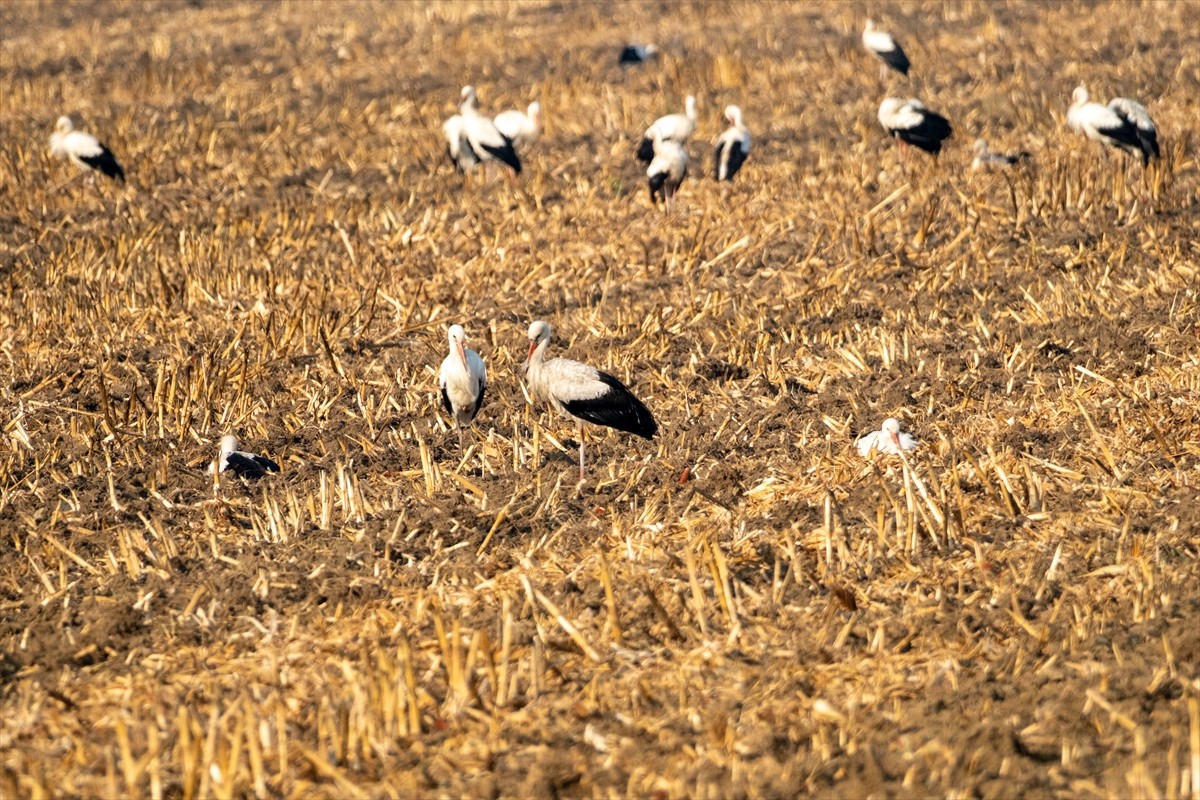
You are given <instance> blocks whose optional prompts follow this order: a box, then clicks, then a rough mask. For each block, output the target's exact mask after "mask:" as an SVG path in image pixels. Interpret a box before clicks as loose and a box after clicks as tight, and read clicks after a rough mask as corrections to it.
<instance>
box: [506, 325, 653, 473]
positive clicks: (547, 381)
mask: <svg viewBox="0 0 1200 800" xmlns="http://www.w3.org/2000/svg"><path fill="white" fill-rule="evenodd" d="M550 336H551V331H550V326H549V325H548V324H547V323H545V322H542V321H540V320H539V321H537V322H534V323H533V324H532V325H530V326H529V356H528V357H527V358H526V360H525V381H526V383H527V384H528V386H529V390H530V392H531V393H532V394H533V396H534V397H536V398H538V399H540V400H543V401H545V402H547V403H549V404H550V405H551V406H552V407H553V408H554V410H555V411H557V412H558V413H559V414H561V415H563V416H564V417H568V418H570V419H573V420H575V422H576V423H577V424H578V426H579V480H580V481H582V480H583V478H584V443H583V424H584V423H585V422H590V423H592V424H593V425H603V426H606V427H609V428H615V429H617V430H619V431H625V432H626V433H632V434H635V435H637V436H641V437H644V438H646V439H653V438H654V435H655V434H656V433H658V423H656V422H655V421H654V416H653V415H652V414H651V413H650V409H648V408H646V406H645V404H643V403H642V401H641V400H638V399H637V398H636V397H634V395H633V393H632V392H630V391H629V389H628V388H626V387H625V384H623V383H621V381H619V380H618V379H617V378H615V377H613V376H612V375H609V374H608V373H606V372H601V371H600V370H598V369H596V368H595V367H589V366H588V365H587V364H581V363H579V362H578V361H572V360H571V359H568V358H552V359H549V360H547V359H546V348H547V347H548V346H549V344H550Z"/></svg>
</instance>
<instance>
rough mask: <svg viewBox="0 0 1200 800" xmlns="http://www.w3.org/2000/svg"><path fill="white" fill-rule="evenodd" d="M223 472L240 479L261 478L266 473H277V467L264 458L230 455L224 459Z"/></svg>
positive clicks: (237, 454) (247, 454) (243, 454)
mask: <svg viewBox="0 0 1200 800" xmlns="http://www.w3.org/2000/svg"><path fill="white" fill-rule="evenodd" d="M225 471H226V472H233V473H234V474H235V475H237V476H238V477H240V478H261V477H262V476H264V475H266V474H267V473H268V472H279V465H278V464H276V463H275V462H274V461H272V460H271V459H269V458H267V457H266V456H259V455H250V454H249V453H230V454H229V455H228V456H226V457H225Z"/></svg>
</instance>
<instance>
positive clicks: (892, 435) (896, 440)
mask: <svg viewBox="0 0 1200 800" xmlns="http://www.w3.org/2000/svg"><path fill="white" fill-rule="evenodd" d="M882 430H883V433H884V434H885V435H886V436H887V438H888V439H890V440H891V441H892V444H894V445H896V449H900V420H898V419H896V418H895V417H888V418H887V419H885V420H884V421H883V428H882Z"/></svg>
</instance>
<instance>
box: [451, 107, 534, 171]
mask: <svg viewBox="0 0 1200 800" xmlns="http://www.w3.org/2000/svg"><path fill="white" fill-rule="evenodd" d="M458 115H459V117H460V122H459V123H458V125H459V132H460V135H459V147H460V149H461V151H462V152H467V151H470V154H471V157H472V158H474V159H475V161H476V162H482V163H488V162H493V163H500V164H504V165H506V166H508V167H509V168H511V169H512V171H513V172H515V173H517V174H518V175H519V174H520V173H521V159H520V158H518V157H517V151H516V150H514V149H513V145H512V142H511V141H510V140H509V139H508V137H506V136H505V135H504V134H502V133H501V132H500V131H499V129H497V128H496V123H494V122H493V121H492V120H490V119H488V118H487V117H485V116H483V115H482V114H480V113H479V98H478V97H477V96H476V94H475V87H473V86H464V87H463V89H462V101H461V102H460V103H459V106H458ZM450 121H453V118H451V120H450ZM450 121H448V122H447V124H449V123H450ZM464 171H465V170H464Z"/></svg>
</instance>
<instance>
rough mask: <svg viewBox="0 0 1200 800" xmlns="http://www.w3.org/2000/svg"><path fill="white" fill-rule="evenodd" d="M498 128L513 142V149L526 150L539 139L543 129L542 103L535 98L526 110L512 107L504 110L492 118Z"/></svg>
mask: <svg viewBox="0 0 1200 800" xmlns="http://www.w3.org/2000/svg"><path fill="white" fill-rule="evenodd" d="M492 122H494V123H495V124H496V129H497V130H499V131H500V133H501V134H503V135H504V136H505V137H507V138H508V140H509V141H511V142H512V144H513V149H514V150H517V151H521V150H524V149H525V148H526V147H528V146H529V145H531V144H533V143H534V142H536V141H537V138H538V134H539V133H540V132H541V129H542V104H541V103H539V102H538V101H537V100H534V101H533V102H532V103H530V104H529V108H528V109H526V110H525V111H519V110H517V109H515V108H514V109H510V110H508V111H502V112H500V113H499V114H497V115H496V118H495V119H494V120H492Z"/></svg>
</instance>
